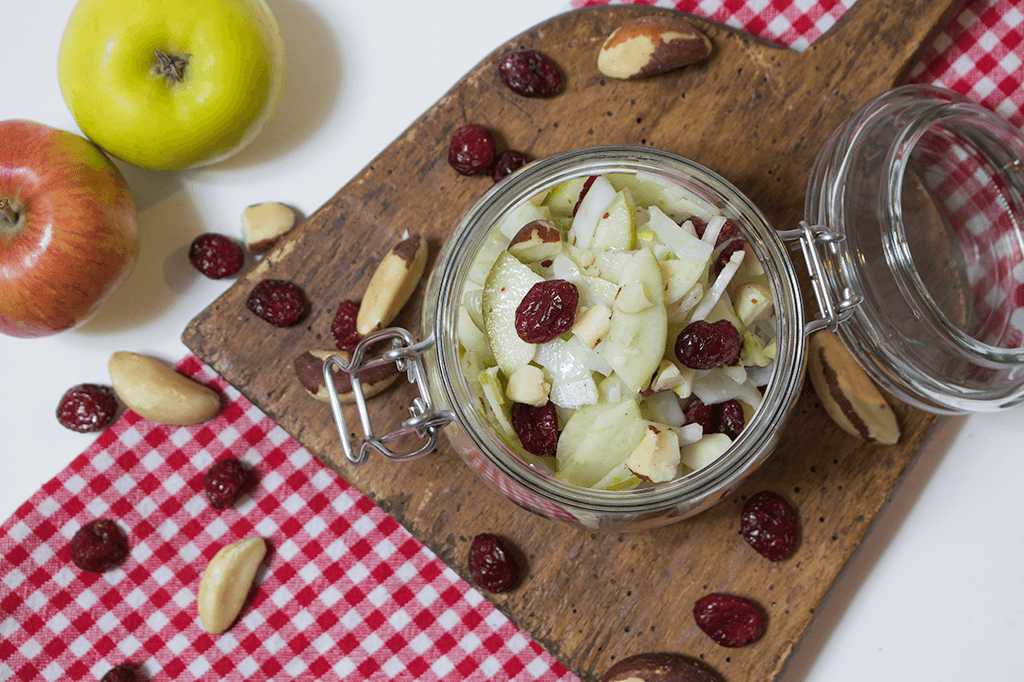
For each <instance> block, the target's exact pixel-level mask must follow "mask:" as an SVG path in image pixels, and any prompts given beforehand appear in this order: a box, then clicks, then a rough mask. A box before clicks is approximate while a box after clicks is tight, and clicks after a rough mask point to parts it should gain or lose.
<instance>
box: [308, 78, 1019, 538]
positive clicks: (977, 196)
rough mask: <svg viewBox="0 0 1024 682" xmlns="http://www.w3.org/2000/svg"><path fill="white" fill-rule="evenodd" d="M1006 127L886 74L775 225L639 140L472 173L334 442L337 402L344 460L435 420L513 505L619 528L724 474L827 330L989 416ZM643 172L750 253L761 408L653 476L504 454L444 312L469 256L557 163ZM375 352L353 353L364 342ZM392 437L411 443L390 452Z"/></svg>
mask: <svg viewBox="0 0 1024 682" xmlns="http://www.w3.org/2000/svg"><path fill="white" fill-rule="evenodd" d="M1021 158H1024V140H1022V138H1021V136H1020V134H1019V132H1018V131H1016V130H1015V129H1013V128H1012V127H1011V126H1009V124H1008V123H1007V122H1005V121H1003V120H1002V119H1000V118H999V117H997V116H995V115H994V114H992V113H990V112H987V111H986V110H984V109H983V108H982V107H980V106H978V105H975V104H972V103H971V102H969V101H967V100H965V99H963V98H961V97H959V96H957V95H954V94H953V93H949V92H947V91H944V90H940V89H937V88H931V87H922V86H908V87H904V88H897V89H896V90H893V91H890V92H888V93H885V94H883V95H882V96H880V97H878V98H876V99H875V100H873V101H872V102H870V103H869V104H868V105H866V106H865V107H864V108H863V109H862V110H861V111H860V112H858V113H857V114H856V115H855V116H854V117H853V118H852V119H851V120H850V121H849V122H848V123H846V124H845V125H844V126H842V127H840V128H839V129H838V130H836V131H835V133H834V134H833V135H832V136H831V137H830V138H829V140H828V142H827V144H826V145H825V146H824V147H823V148H822V150H821V152H820V153H819V155H818V157H817V159H816V161H815V164H814V167H813V172H812V174H811V180H810V184H809V187H808V192H807V203H806V208H805V211H806V217H807V221H805V222H801V223H800V224H799V225H798V226H796V227H794V228H793V229H789V230H782V231H776V230H775V229H774V228H773V227H772V225H771V224H769V222H768V220H767V218H766V217H765V216H764V215H763V214H762V213H761V211H760V210H759V209H758V208H757V207H756V206H755V205H754V204H753V203H752V202H751V201H750V200H749V199H747V198H746V197H745V196H744V195H743V194H742V193H741V192H739V191H738V190H737V189H736V188H735V187H733V186H732V185H731V184H730V183H729V182H728V181H726V180H725V179H723V178H721V177H720V176H718V175H717V174H715V173H714V172H712V171H710V170H708V169H707V168H704V167H703V166H701V165H699V164H697V163H695V162H693V161H690V160H687V159H685V158H682V157H679V156H676V155H673V154H670V153H666V152H662V151H657V150H652V149H649V148H645V147H628V146H605V147H592V148H587V149H581V150H577V151H572V152H567V153H563V154H558V155H555V156H552V157H549V158H546V159H543V160H540V161H538V162H536V163H533V164H530V165H528V166H526V167H524V168H523V169H521V170H519V171H517V172H516V173H515V174H513V175H512V176H510V177H509V178H507V179H506V180H504V181H503V182H501V183H499V184H497V185H495V186H494V187H492V188H491V189H490V190H488V192H487V193H486V194H484V196H483V197H481V199H480V200H479V201H478V203H477V204H476V205H475V206H474V207H473V208H472V209H470V211H469V212H468V213H466V215H465V216H464V217H463V219H462V221H461V222H460V223H459V225H458V226H457V227H456V229H455V231H454V233H453V235H452V236H451V238H450V239H449V240H448V241H447V243H446V244H445V246H444V248H443V250H442V252H441V253H440V254H439V257H438V259H437V263H436V265H435V268H434V270H433V272H432V273H431V276H430V279H429V282H428V285H427V293H426V297H425V300H424V303H423V312H422V330H421V331H422V334H423V335H424V337H425V338H424V339H423V340H422V341H416V340H415V339H414V338H412V337H411V335H410V334H409V333H408V332H407V331H405V330H401V329H387V330H382V331H381V332H378V333H377V334H374V335H371V336H370V337H367V339H365V340H364V341H363V342H361V343H360V345H359V346H358V347H357V348H356V350H355V352H354V353H353V357H352V360H351V363H349V364H346V363H345V362H344V361H342V359H341V358H339V357H337V356H334V357H332V358H330V359H329V361H328V362H327V363H325V367H324V374H325V379H326V382H325V383H326V384H327V386H328V388H329V391H330V388H331V387H333V382H332V381H331V380H330V377H329V374H330V372H331V371H332V368H333V367H337V368H340V369H341V370H343V371H346V372H349V373H350V374H352V375H353V379H354V381H353V385H354V387H355V390H354V391H353V394H354V397H355V402H356V407H357V409H358V411H359V415H360V420H361V422H362V426H363V432H364V441H363V443H362V446H361V448H360V449H359V451H358V452H356V451H354V449H353V447H352V444H351V441H350V436H349V429H348V427H347V426H346V423H345V417H344V414H343V413H342V409H341V405H340V402H339V400H338V396H337V395H336V394H335V393H333V392H330V399H331V406H332V411H333V414H334V418H335V421H336V423H337V426H338V435H339V438H340V439H341V442H342V445H343V448H344V450H345V455H346V457H347V458H348V459H349V460H350V461H351V462H352V463H353V464H356V465H358V464H360V463H362V462H365V461H366V459H367V457H368V456H369V454H370V452H372V451H377V452H379V453H381V454H383V455H384V456H385V457H387V458H389V459H392V460H399V461H401V460H406V459H413V458H416V457H420V456H422V455H425V454H427V453H429V452H431V451H432V450H433V449H435V448H436V446H437V444H438V440H439V437H440V434H441V433H444V434H446V435H447V437H448V439H449V441H450V442H451V444H452V446H453V447H454V449H455V450H456V452H458V454H459V455H460V456H461V457H462V459H463V460H464V461H465V462H466V464H467V465H468V466H469V467H470V468H471V469H472V470H473V471H475V472H476V473H477V474H478V475H479V476H480V477H481V478H482V479H483V480H484V481H486V482H487V483H488V484H489V485H491V486H493V487H494V488H496V489H497V490H499V491H500V492H501V493H502V494H504V495H505V496H506V497H508V498H509V499H511V500H512V501H513V502H515V503H516V504H518V505H519V506H521V507H523V508H525V509H528V510H530V511H532V512H535V513H537V514H540V515H542V516H545V517H548V518H550V519H554V520H557V521H560V522H564V523H567V524H570V525H572V526H576V527H581V528H587V529H593V530H601V531H613V530H614V531H621V530H637V529H642V528H648V527H653V526H659V525H664V524H666V523H671V522H673V521H677V520H679V519H683V518H687V517H690V516H693V515H695V514H697V513H699V512H701V511H703V510H705V509H707V508H708V507H710V506H711V505H713V504H715V503H716V502H717V501H719V500H720V499H722V498H724V497H726V496H727V495H729V494H730V493H731V492H732V491H734V490H735V489H736V488H737V487H738V486H739V485H741V484H742V483H743V482H744V481H745V480H746V479H747V478H748V477H749V476H750V475H751V474H752V473H753V472H754V471H755V470H756V469H757V468H758V466H760V464H761V463H763V462H764V460H765V459H766V458H767V457H768V456H769V455H770V454H771V453H772V451H773V450H774V448H775V446H776V444H777V440H778V438H779V434H780V432H781V430H782V427H783V425H784V423H785V422H786V420H787V419H788V418H789V415H790V412H791V410H792V407H793V405H794V403H795V402H796V400H797V397H798V396H799V394H800V391H801V387H802V385H803V380H804V367H805V359H806V358H805V355H806V337H807V336H808V335H809V334H811V333H813V332H815V331H818V330H820V329H824V328H827V329H830V330H831V331H836V332H838V333H839V334H840V335H841V336H842V338H843V339H844V341H845V342H846V343H847V345H848V347H849V348H850V349H851V351H853V353H854V355H855V356H856V357H857V359H858V361H859V362H861V364H862V365H863V366H864V367H865V369H866V370H867V371H868V372H869V373H870V374H871V376H872V377H873V378H874V379H875V380H876V381H877V382H878V383H879V384H880V385H882V386H883V387H884V388H886V389H887V390H889V391H890V392H892V393H893V394H894V395H896V396H898V397H899V398H901V399H903V400H905V401H906V402H908V403H910V404H913V405H916V406H918V407H921V408H923V409H925V410H930V411H932V412H937V413H944V412H947V413H954V412H963V411H980V410H994V409H1000V408H1005V407H1009V406H1010V405H1014V404H1017V403H1019V402H1020V401H1021V400H1022V399H1024V350H1022V349H1021V340H1022V338H1024V334H1022V333H1021V330H1022V329H1024V313H1022V312H1021V307H1022V306H1024V285H1022V284H1021V281H1022V280H1024V263H1022V261H1024V258H1022V252H1024V238H1022V232H1021V223H1020V218H1021V216H1022V215H1024V210H1022V209H1024V202H1022V198H1021V181H1022V179H1024V176H1022V175H1021V170H1020V159H1021ZM640 171H643V172H645V173H652V174H655V175H659V176H661V177H662V178H665V179H667V180H670V181H672V182H674V183H676V184H679V185H681V186H683V187H684V188H686V189H687V190H689V191H690V192H692V193H693V194H695V195H697V196H698V197H700V198H701V199H703V200H704V201H706V202H708V203H710V204H712V205H713V206H715V207H717V208H719V209H720V210H721V211H722V212H723V213H724V214H725V215H726V216H728V217H729V218H730V219H731V220H732V221H733V222H734V223H735V224H736V226H737V227H738V228H739V229H740V231H741V232H742V233H743V236H744V237H745V238H746V240H747V242H748V243H749V244H750V245H751V247H752V249H753V252H754V253H755V255H756V256H757V258H758V259H759V260H760V262H761V264H762V265H763V267H764V269H765V271H766V273H767V275H768V280H769V283H770V286H771V290H772V296H773V297H774V299H775V307H776V321H777V338H776V342H777V344H778V351H777V355H776V359H775V363H774V368H773V370H772V373H771V378H770V381H769V383H768V385H767V388H766V389H765V393H764V397H763V401H762V404H761V406H760V407H759V408H758V409H757V411H756V412H755V413H754V416H753V417H752V418H751V420H750V421H749V422H748V423H747V424H746V426H745V427H744V429H743V431H742V432H741V433H740V435H739V436H738V437H737V439H736V440H735V442H734V443H733V444H732V446H731V447H730V448H729V449H728V450H727V451H726V453H725V454H724V455H722V456H721V457H719V458H718V459H717V460H716V461H714V462H712V463H711V464H709V465H707V466H706V467H704V468H702V469H699V470H697V471H695V472H692V473H690V474H687V475H685V476H682V477H681V478H677V479H675V480H673V481H669V482H667V483H661V484H657V485H653V486H651V487H647V488H639V489H634V490H626V491H601V490H592V489H587V488H582V487H578V486H574V485H570V484H567V483H564V482H561V481H559V480H557V479H556V478H554V477H553V476H551V475H549V474H547V473H545V472H543V471H541V470H539V469H537V468H535V467H533V466H530V465H529V464H527V463H526V462H524V461H523V460H522V459H521V458H520V457H519V456H517V455H516V454H515V453H514V452H513V451H512V450H511V449H510V448H509V447H508V446H507V445H506V443H505V442H504V441H503V439H502V438H501V437H500V436H499V435H498V434H497V433H496V432H495V430H494V428H492V426H491V424H490V423H489V422H488V420H487V419H486V418H485V416H484V415H483V414H482V413H481V411H480V410H479V409H478V408H477V406H478V405H479V401H477V400H476V399H474V397H473V395H472V393H471V391H472V389H471V388H470V386H469V384H468V382H467V380H466V378H465V376H464V375H463V372H462V369H461V363H460V356H459V339H458V337H457V328H458V325H457V315H458V311H459V306H460V303H461V301H462V292H463V289H464V287H465V284H466V281H467V279H468V277H469V272H470V269H471V267H472V264H473V260H474V256H475V255H476V253H477V252H478V251H479V250H480V248H481V246H482V245H483V243H484V241H485V239H487V238H488V236H489V235H490V233H491V231H492V230H494V229H495V228H496V226H497V225H498V224H499V223H500V222H501V220H502V219H503V218H504V217H505V216H507V215H508V214H509V213H511V212H512V211H514V210H515V209H516V208H517V207H519V206H521V205H522V204H523V203H524V202H526V201H529V200H530V199H531V198H532V197H534V196H536V195H538V194H540V193H542V192H544V191H546V190H548V189H550V188H552V187H554V186H555V185H557V184H559V183H561V182H563V181H566V180H569V179H571V178H574V177H582V176H590V175H597V174H608V173H636V172H640ZM786 242H792V243H793V244H790V245H789V246H798V247H799V250H800V251H802V255H803V260H804V263H805V265H806V267H807V270H808V272H809V274H810V283H811V285H812V287H813V295H814V299H815V300H816V301H817V304H818V308H819V310H818V311H817V313H815V314H814V316H813V317H812V318H811V319H810V320H807V319H806V318H807V316H806V315H805V310H804V303H803V300H804V299H803V297H802V295H801V292H800V284H799V281H798V278H797V275H796V272H795V269H794V265H793V262H792V260H791V258H790V255H789V253H788V251H789V249H787V244H786ZM381 340H391V341H392V342H393V348H392V349H391V350H389V351H388V352H386V353H384V354H383V355H380V356H375V357H372V358H370V357H364V356H365V353H364V348H367V347H370V346H371V345H374V344H376V343H378V342H379V341H381ZM385 362H397V363H398V364H399V368H400V369H403V370H405V371H406V372H407V373H408V375H409V379H410V381H412V382H413V383H414V384H415V385H416V386H417V387H418V389H419V397H418V398H417V399H416V400H415V401H414V404H413V406H412V408H411V409H410V412H411V417H410V418H409V419H407V420H405V421H404V422H403V425H402V428H400V429H398V430H397V431H394V432H391V433H389V434H387V435H386V436H383V437H377V436H375V435H374V433H373V427H372V424H371V423H370V418H369V414H368V411H367V409H366V404H365V401H364V400H363V396H362V393H361V391H360V390H359V389H358V373H359V372H361V371H363V370H366V369H370V368H372V367H374V366H377V365H380V364H383V363H385ZM406 436H415V437H418V438H419V439H421V440H420V441H419V442H418V443H419V444H418V446H417V447H414V448H413V449H411V450H408V451H395V450H394V449H393V448H394V445H395V444H396V443H397V442H399V441H401V439H403V438H404V437H406Z"/></svg>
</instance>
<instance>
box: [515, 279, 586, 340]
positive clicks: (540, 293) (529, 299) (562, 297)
mask: <svg viewBox="0 0 1024 682" xmlns="http://www.w3.org/2000/svg"><path fill="white" fill-rule="evenodd" d="M579 300H580V292H579V290H577V289H576V285H575V284H573V283H572V282H567V281H565V280H564V279H551V280H546V281H543V282H537V283H536V284H534V285H533V286H532V287H530V290H529V291H528V292H526V296H523V300H522V301H520V303H519V307H518V308H516V333H517V334H519V338H521V339H522V340H523V341H526V342H527V343H547V342H548V341H550V340H552V339H556V338H558V337H559V336H560V335H562V334H564V333H565V332H567V331H569V329H570V328H571V327H572V324H573V322H575V321H576V304H577V303H579Z"/></svg>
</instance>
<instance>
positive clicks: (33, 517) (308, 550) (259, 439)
mask: <svg viewBox="0 0 1024 682" xmlns="http://www.w3.org/2000/svg"><path fill="white" fill-rule="evenodd" d="M179 370H180V371H181V372H183V373H184V374H186V375H188V376H190V377H193V378H194V379H196V380H198V381H200V382H201V383H205V384H207V385H209V386H211V387H212V388H214V389H216V390H218V391H219V392H220V393H221V394H222V396H223V397H224V399H225V401H226V403H227V405H226V407H225V409H223V410H222V412H221V413H220V414H219V415H218V416H217V417H216V418H215V419H213V420H212V421H210V422H208V423H206V424H201V425H198V426H192V427H168V426H162V425H159V424H155V423H153V422H150V421H148V420H145V419H142V418H141V417H139V416H138V415H136V414H135V413H133V412H127V413H126V414H125V415H124V416H123V417H122V418H121V419H120V420H119V421H118V422H117V423H115V424H114V425H113V426H112V427H110V428H109V429H108V430H106V431H105V432H104V433H103V434H101V435H100V436H99V438H98V439H97V440H96V441H95V442H94V443H93V445H92V446H91V447H90V448H89V449H88V450H86V451H85V452H84V453H83V454H82V455H80V456H79V457H77V458H76V459H75V460H74V461H73V462H72V463H71V465H70V466H68V468H67V469H65V470H64V471H63V472H61V474H60V475H58V476H57V477H56V478H54V479H53V480H51V481H49V482H48V483H47V484H46V485H45V486H44V487H43V489H42V490H40V491H39V492H37V493H36V494H35V495H33V496H32V498H31V499H30V500H29V501H28V502H27V503H26V504H25V505H24V506H22V507H21V508H20V509H18V511H17V512H16V513H15V515H14V516H13V517H12V518H11V519H9V520H8V521H7V522H6V523H4V524H3V526H2V527H0V576H2V577H0V613H2V614H3V615H2V617H0V679H17V680H22V681H24V682H28V681H29V680H96V679H99V678H100V677H101V676H102V675H103V674H104V673H105V672H106V671H107V670H108V669H110V668H111V667H112V666H113V665H115V664H118V663H121V662H123V661H133V662H136V663H142V664H143V668H144V670H145V672H146V674H147V675H148V676H149V678H150V679H154V680H157V679H159V680H178V681H179V682H180V681H183V680H199V679H221V680H265V679H271V678H275V679H305V680H314V679H315V680H335V679H361V680H362V679H367V680H395V679H397V680H463V679H466V680H474V679H475V680H502V679H531V680H532V679H536V680H575V677H573V676H572V675H571V674H570V673H568V672H567V671H566V670H565V668H563V667H562V666H561V665H559V664H558V663H557V662H556V661H555V660H554V659H553V658H551V657H550V656H549V655H548V654H547V653H545V652H544V650H543V649H541V647H540V646H538V645H537V644H536V643H534V642H533V641H531V640H530V639H529V638H528V637H527V636H525V635H524V634H523V633H522V632H520V631H519V630H518V629H517V628H516V627H515V626H513V625H512V624H511V623H510V622H509V620H508V619H507V618H506V617H505V616H504V615H502V614H501V613H500V612H498V611H497V610H496V609H495V608H494V607H493V606H492V605H491V604H490V602H488V601H487V600H486V599H484V598H483V596H482V595H481V594H480V593H479V592H477V591H476V590H475V589H473V588H472V587H470V586H469V585H468V584H467V583H466V582H464V581H463V580H462V579H461V578H459V576H458V575H457V574H456V573H455V572H454V571H452V570H451V569H450V568H448V567H447V566H445V565H444V564H443V563H442V562H441V561H440V560H439V559H438V558H437V557H436V556H435V555H434V554H432V553H431V552H430V551H429V550H428V549H427V548H426V547H424V546H423V545H422V544H421V543H420V542H419V541H417V540H416V539H415V538H413V537H412V536H411V535H410V534H409V533H408V532H407V531H406V530H405V529H404V528H402V527H401V526H399V525H398V524H397V523H396V522H395V521H394V520H393V519H392V518H391V517H389V516H388V515H386V514H385V513H384V512H383V511H381V510H380V509H379V508H378V507H376V506H375V505H374V504H373V503H372V502H370V501H369V499H368V498H366V497H365V496H363V495H362V494H361V493H359V492H358V491H356V490H355V489H353V488H352V487H351V486H349V485H348V484H347V483H345V481H344V480H342V479H341V478H339V477H338V476H336V475H335V474H333V473H332V472H331V471H330V470H329V469H327V468H326V467H324V466H323V465H321V464H320V463H319V462H318V461H317V460H316V459H314V458H313V457H312V455H311V454H310V453H309V452H308V451H307V450H306V449H305V448H303V447H302V446H301V445H299V444H298V443H297V442H296V441H294V440H293V439H292V438H290V437H289V436H288V435H287V434H286V433H285V432H284V430H282V429H281V428H280V427H279V426H277V425H275V424H274V423H273V422H272V421H271V420H270V419H269V418H268V417H267V416H266V415H264V414H263V413H262V412H261V411H260V410H259V409H257V408H255V407H253V405H252V404H251V403H249V402H248V401H247V400H246V399H245V398H244V397H242V396H241V395H240V394H239V393H238V392H237V391H236V390H235V389H233V388H232V387H230V386H228V385H227V384H226V382H224V381H223V379H220V378H219V377H217V376H216V375H215V373H214V372H213V371H212V370H211V369H210V368H209V367H207V366H206V365H204V364H202V363H201V362H200V361H199V360H198V359H196V358H195V357H192V356H189V357H187V358H185V359H184V360H183V361H182V362H181V363H180V364H179ZM225 457H235V458H239V459H241V460H242V461H243V462H245V463H247V464H249V465H251V467H252V468H253V469H254V471H255V474H256V478H257V481H258V482H257V484H256V486H255V488H254V489H253V490H252V491H251V492H250V493H249V494H248V495H247V496H245V497H244V498H243V499H242V501H241V502H240V503H239V504H237V505H236V506H235V507H232V508H228V509H224V510H221V511H217V510H215V509H213V508H212V507H211V506H210V504H209V502H208V501H207V500H206V498H205V494H204V493H203V476H204V474H205V472H206V470H207V468H208V467H209V466H210V464H211V463H213V462H215V461H217V460H218V459H222V458H225ZM97 517H108V518H112V519H116V520H117V522H118V523H119V524H120V525H121V527H122V528H123V529H125V531H127V534H128V537H129V540H130V544H131V553H130V555H129V558H128V559H127V560H126V561H125V562H124V564H122V566H121V567H120V568H118V569H115V570H112V571H109V572H107V573H103V574H95V573H87V572H84V571H81V570H78V569H77V568H75V566H74V565H73V564H72V563H71V562H70V558H69V554H68V542H69V540H70V538H71V536H72V535H73V534H74V533H75V531H76V530H77V529H78V528H79V527H80V526H81V525H82V524H84V523H85V522H86V521H88V520H90V519H93V518H97ZM251 536H260V537H262V538H264V539H265V540H266V541H267V544H268V545H269V552H268V556H267V558H266V559H265V560H264V564H263V568H262V570H261V571H260V573H259V574H258V575H257V583H258V588H257V589H256V590H255V594H254V597H253V598H252V600H251V603H250V604H247V605H246V606H245V608H244V612H243V614H242V616H241V618H240V620H239V621H238V622H236V624H235V625H234V626H233V627H232V628H231V629H229V630H228V631H227V632H225V633H223V634H220V635H210V634H208V633H207V632H206V631H205V630H204V629H203V628H202V626H201V625H200V622H199V617H198V614H197V611H196V592H197V590H198V587H199V580H200V577H201V575H202V571H203V569H204V568H205V566H206V563H207V562H208V561H209V560H210V559H211V558H212V557H213V555H214V554H215V553H216V552H217V550H218V549H220V547H222V546H223V545H225V544H228V543H231V542H234V541H236V540H240V539H242V538H246V537H251Z"/></svg>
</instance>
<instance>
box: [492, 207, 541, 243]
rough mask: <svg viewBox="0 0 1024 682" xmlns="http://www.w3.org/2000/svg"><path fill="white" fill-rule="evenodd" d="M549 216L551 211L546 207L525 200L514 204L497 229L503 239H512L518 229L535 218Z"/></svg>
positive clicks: (539, 218)
mask: <svg viewBox="0 0 1024 682" xmlns="http://www.w3.org/2000/svg"><path fill="white" fill-rule="evenodd" d="M550 218H551V213H550V211H548V209H547V208H545V207H543V206H537V205H535V204H532V203H530V202H529V201H527V202H526V203H523V204H520V205H519V206H516V207H515V208H514V209H512V211H510V212H509V213H508V214H507V215H506V216H505V217H504V218H502V219H501V222H500V223H499V224H498V231H499V232H500V233H501V234H502V235H504V237H505V239H512V238H513V237H515V236H516V234H517V233H518V232H519V230H521V229H523V227H525V226H526V225H529V224H530V223H532V222H534V221H535V220H548V219H550Z"/></svg>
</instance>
